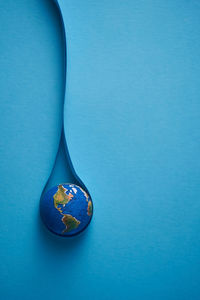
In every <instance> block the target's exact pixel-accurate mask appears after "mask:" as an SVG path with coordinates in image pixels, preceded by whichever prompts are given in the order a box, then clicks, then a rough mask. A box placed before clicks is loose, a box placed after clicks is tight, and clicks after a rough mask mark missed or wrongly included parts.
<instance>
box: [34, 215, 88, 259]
mask: <svg viewBox="0 0 200 300" xmlns="http://www.w3.org/2000/svg"><path fill="white" fill-rule="evenodd" d="M37 230H38V239H39V240H40V242H41V243H43V246H44V247H47V248H48V250H50V251H53V252H55V255H56V253H57V254H59V255H61V254H62V253H65V254H66V253H68V252H71V251H74V249H75V248H76V249H78V248H80V247H82V246H83V245H84V242H85V241H86V240H87V235H88V234H89V228H87V229H86V230H85V231H84V232H82V233H80V234H79V235H77V236H74V237H61V236H59V235H56V234H54V233H52V232H50V231H49V230H48V229H47V228H46V226H45V225H44V224H43V222H42V220H41V217H40V211H39V210H38V222H37Z"/></svg>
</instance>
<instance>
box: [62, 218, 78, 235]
mask: <svg viewBox="0 0 200 300" xmlns="http://www.w3.org/2000/svg"><path fill="white" fill-rule="evenodd" d="M62 222H63V223H64V224H65V226H66V228H65V229H64V230H63V232H62V234H63V233H66V232H69V231H71V230H73V229H76V228H77V227H78V226H79V224H80V223H81V222H80V221H79V220H77V219H76V218H74V217H72V216H71V215H63V217H62Z"/></svg>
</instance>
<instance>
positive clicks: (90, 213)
mask: <svg viewBox="0 0 200 300" xmlns="http://www.w3.org/2000/svg"><path fill="white" fill-rule="evenodd" d="M87 214H88V216H91V215H92V201H91V200H89V201H88V207H87Z"/></svg>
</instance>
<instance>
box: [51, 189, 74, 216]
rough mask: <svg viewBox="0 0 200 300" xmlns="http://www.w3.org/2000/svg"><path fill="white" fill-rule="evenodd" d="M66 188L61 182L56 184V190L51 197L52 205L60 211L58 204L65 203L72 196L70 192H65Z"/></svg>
mask: <svg viewBox="0 0 200 300" xmlns="http://www.w3.org/2000/svg"><path fill="white" fill-rule="evenodd" d="M66 191H67V189H65V188H64V187H63V186H62V185H61V184H60V185H59V186H58V190H57V192H56V193H55V194H54V196H53V199H54V207H55V208H56V209H57V210H58V211H59V212H60V213H62V210H61V208H59V207H58V205H59V204H60V205H65V204H67V203H68V202H69V201H70V200H71V198H73V195H72V194H69V195H67V194H66V193H65V192H66Z"/></svg>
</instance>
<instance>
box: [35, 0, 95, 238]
mask: <svg viewBox="0 0 200 300" xmlns="http://www.w3.org/2000/svg"><path fill="white" fill-rule="evenodd" d="M56 5H57V8H58V11H59V13H60V17H61V20H62V26H63V28H62V29H63V33H64V43H65V56H66V37H65V29H64V25H63V19H62V14H61V11H60V8H59V5H58V3H57V1H56ZM64 68H65V85H66V57H65V65H64ZM64 101H65V97H64ZM64 101H63V102H64ZM63 107H64V105H63ZM63 123H64V122H63ZM40 214H41V218H42V220H43V222H44V224H45V225H46V227H47V228H48V229H49V230H50V231H51V232H53V233H55V234H57V235H60V236H63V237H71V236H74V235H77V234H79V233H81V232H82V231H83V230H85V229H86V228H87V226H88V225H89V223H90V221H91V218H92V215H93V204H92V199H91V196H90V194H89V192H88V190H87V188H86V187H85V185H84V184H83V182H82V181H81V180H80V178H79V177H78V176H77V174H76V172H75V170H74V167H73V164H72V162H71V159H70V155H69V151H68V148H67V143H66V139H65V132H64V129H63V130H62V135H61V140H60V145H59V149H58V153H57V156H56V160H55V164H54V167H53V170H52V172H51V175H50V177H49V179H48V181H47V183H46V185H45V187H44V190H43V192H42V195H41V199H40Z"/></svg>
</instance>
